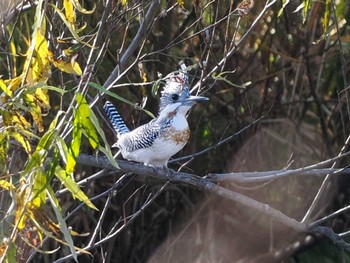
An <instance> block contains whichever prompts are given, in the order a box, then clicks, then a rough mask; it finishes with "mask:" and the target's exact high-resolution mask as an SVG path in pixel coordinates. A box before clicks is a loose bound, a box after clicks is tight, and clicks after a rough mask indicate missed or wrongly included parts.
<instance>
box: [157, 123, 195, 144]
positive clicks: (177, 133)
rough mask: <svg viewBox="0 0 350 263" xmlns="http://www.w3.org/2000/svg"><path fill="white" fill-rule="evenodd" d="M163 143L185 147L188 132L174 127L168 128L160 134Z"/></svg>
mask: <svg viewBox="0 0 350 263" xmlns="http://www.w3.org/2000/svg"><path fill="white" fill-rule="evenodd" d="M161 136H162V139H163V140H164V141H171V142H173V143H175V144H177V145H185V144H186V143H187V141H188V140H189V138H190V130H189V129H188V128H187V129H183V130H178V129H176V128H175V127H174V126H170V127H169V128H167V129H166V130H165V131H164V132H162V134H161Z"/></svg>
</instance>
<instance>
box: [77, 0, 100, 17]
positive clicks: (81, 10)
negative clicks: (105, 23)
mask: <svg viewBox="0 0 350 263" xmlns="http://www.w3.org/2000/svg"><path fill="white" fill-rule="evenodd" d="M72 4H73V5H74V7H75V8H76V9H77V10H78V11H79V12H80V13H83V14H85V15H89V14H92V13H93V12H94V11H95V7H96V6H95V5H94V7H93V8H92V9H91V10H86V9H85V8H84V7H82V6H81V5H80V3H79V1H78V0H72Z"/></svg>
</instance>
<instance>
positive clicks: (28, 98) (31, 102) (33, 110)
mask: <svg viewBox="0 0 350 263" xmlns="http://www.w3.org/2000/svg"><path fill="white" fill-rule="evenodd" d="M23 97H24V100H25V102H26V103H27V105H28V106H29V113H30V114H31V115H32V117H33V120H34V122H35V123H36V125H37V126H38V130H39V132H42V131H44V125H43V118H42V113H41V108H40V107H39V106H38V105H37V101H36V99H35V97H34V96H33V95H32V94H25V95H24V96H23Z"/></svg>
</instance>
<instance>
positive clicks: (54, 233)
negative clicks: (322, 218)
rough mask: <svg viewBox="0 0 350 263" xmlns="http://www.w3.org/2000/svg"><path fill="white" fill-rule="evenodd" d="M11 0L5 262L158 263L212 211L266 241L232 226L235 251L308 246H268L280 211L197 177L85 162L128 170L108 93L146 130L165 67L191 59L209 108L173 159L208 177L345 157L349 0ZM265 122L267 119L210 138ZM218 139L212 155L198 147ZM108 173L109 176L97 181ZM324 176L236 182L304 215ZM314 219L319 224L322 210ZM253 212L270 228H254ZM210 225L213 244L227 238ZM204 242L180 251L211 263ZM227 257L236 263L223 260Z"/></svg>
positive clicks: (6, 60)
mask: <svg viewBox="0 0 350 263" xmlns="http://www.w3.org/2000/svg"><path fill="white" fill-rule="evenodd" d="M5 2H6V1H5ZM5 2H4V4H3V5H4V6H3V8H2V11H0V12H1V14H0V19H1V23H2V31H1V33H0V43H1V56H0V90H1V102H0V103H1V108H0V114H1V117H2V119H1V125H0V129H1V132H0V171H1V175H2V176H1V178H0V187H1V189H2V192H1V198H2V200H3V201H2V204H1V212H2V216H1V222H0V229H1V230H0V237H1V238H0V240H2V242H1V245H0V255H1V262H26V260H27V259H28V258H30V257H31V256H33V257H34V258H35V260H36V261H38V262H39V261H40V260H46V261H50V262H52V261H53V260H58V262H62V261H64V260H65V258H64V257H65V256H67V257H72V258H74V259H75V260H78V256H79V262H85V261H86V262H90V261H91V255H92V254H94V255H95V258H96V261H102V260H105V262H111V261H112V259H113V260H115V261H118V262H140V261H145V259H146V258H149V257H150V256H151V255H152V254H154V255H153V258H152V259H153V260H154V261H153V262H156V258H157V256H158V259H164V258H163V256H164V255H162V252H159V250H157V251H156V250H155V248H156V247H158V246H159V245H160V244H161V243H162V241H163V240H164V239H165V238H167V237H169V236H171V235H170V234H172V231H173V225H176V227H175V228H179V227H180V226H184V225H186V223H188V222H194V221H196V220H195V219H198V222H199V223H198V225H195V226H193V224H192V225H191V223H188V225H187V226H189V228H190V231H188V232H189V233H191V234H193V235H196V234H198V233H197V232H196V231H192V227H193V228H196V227H198V229H207V228H206V226H208V225H209V226H213V225H215V224H214V223H213V222H212V221H210V220H209V219H208V221H206V219H207V218H210V216H213V218H217V222H218V225H219V226H220V227H219V226H218V225H215V227H213V228H212V229H211V230H213V229H215V232H218V233H222V232H230V231H232V229H236V231H237V232H236V234H237V236H238V237H239V240H246V241H247V243H248V241H250V242H253V241H252V240H253V239H250V237H249V230H251V229H253V230H252V231H256V238H255V239H256V240H255V241H254V242H255V243H254V246H255V247H254V249H252V248H250V249H249V248H248V245H247V247H245V248H244V249H242V250H240V246H243V244H247V243H243V242H242V243H240V242H238V241H237V240H232V239H229V238H228V237H226V236H224V235H223V236H220V238H222V239H218V240H219V241H220V242H222V243H223V244H225V243H227V244H230V245H232V244H233V245H232V247H235V249H232V251H234V252H237V251H239V252H240V253H236V254H235V257H236V258H235V259H236V260H237V261H238V260H242V258H244V257H248V255H249V256H250V258H254V257H255V256H256V257H257V258H258V257H259V256H260V255H262V254H264V253H265V252H266V251H268V249H270V250H269V251H270V253H267V252H266V253H267V254H268V256H271V257H272V254H273V252H276V251H278V252H281V251H283V248H284V247H283V246H285V247H286V246H287V244H286V243H287V242H289V243H292V242H293V241H295V240H297V239H296V238H294V237H293V236H292V234H291V235H290V238H288V239H287V240H283V242H281V244H277V245H276V247H273V246H272V245H271V248H267V246H268V245H269V244H267V242H262V240H266V235H268V234H269V233H270V229H268V228H267V227H266V225H267V223H266V222H267V219H265V218H263V217H261V218H259V220H258V219H256V217H257V216H256V215H254V214H253V212H251V211H245V210H244V209H242V208H241V207H238V206H237V205H236V204H232V203H226V204H225V205H224V202H221V201H220V200H217V199H216V198H213V197H210V196H209V197H208V196H206V195H205V194H203V193H198V192H197V191H194V190H191V189H188V188H186V187H181V186H176V185H172V186H168V185H167V184H166V185H167V186H168V187H167V188H165V186H164V185H163V182H158V181H157V180H156V181H153V180H149V181H148V180H146V181H143V180H137V179H136V180H135V178H134V176H130V175H129V174H123V173H122V172H121V171H120V170H117V169H116V171H117V172H114V173H107V172H105V171H103V170H101V171H100V170H98V171H97V170H96V168H93V167H88V166H86V165H85V166H84V165H83V166H82V165H80V164H79V160H78V156H79V154H80V153H82V152H85V153H90V154H93V155H95V156H96V158H98V156H100V155H104V156H107V158H108V159H109V161H110V163H111V164H112V165H113V166H114V167H115V168H118V164H117V162H116V161H115V159H114V156H113V153H112V152H111V149H110V146H109V145H110V144H111V143H112V141H113V140H114V137H113V136H114V135H113V134H112V133H111V131H110V130H109V129H108V124H107V121H106V120H105V119H104V117H103V115H102V114H101V112H100V107H99V106H100V102H101V98H102V97H107V96H108V97H110V98H111V99H113V100H114V101H115V102H116V103H119V104H118V108H119V109H120V111H121V113H122V116H123V117H125V119H126V120H127V122H128V124H130V126H134V127H136V126H138V125H139V124H140V123H144V122H146V121H148V120H150V118H151V117H154V114H155V113H156V112H157V97H158V96H159V93H160V92H159V88H160V87H161V86H162V83H163V76H166V75H167V74H168V73H169V72H172V71H174V70H176V68H177V65H178V62H179V61H180V60H183V61H185V62H186V64H187V65H188V69H189V71H190V74H191V86H192V91H193V93H204V94H205V96H208V97H210V104H208V105H205V106H203V105H202V106H198V107H195V108H194V109H193V111H192V112H191V115H190V117H189V119H190V124H191V130H192V137H191V141H190V142H189V144H188V146H187V147H186V149H185V150H184V151H183V152H182V153H181V155H183V156H185V157H184V158H185V160H186V161H187V160H188V162H186V163H181V162H182V161H183V160H184V159H177V160H176V159H175V161H174V162H173V164H172V167H173V168H178V169H179V170H182V169H185V170H187V171H195V174H201V175H204V174H207V173H210V172H214V171H219V172H226V171H232V170H239V171H256V170H272V169H284V168H286V167H302V166H305V165H307V164H309V163H312V162H316V161H319V160H322V159H325V158H329V157H333V156H335V155H336V153H338V152H340V149H341V148H342V147H343V146H344V145H345V146H347V145H346V144H345V141H346V138H347V137H348V132H347V131H348V130H349V123H348V120H349V116H350V110H349V101H348V87H349V86H348V85H349V83H348V79H347V76H348V75H349V67H348V63H347V60H346V57H347V56H348V53H349V52H348V49H349V41H348V38H347V37H346V36H347V35H348V30H349V28H348V27H347V23H346V21H347V19H348V18H349V10H350V9H349V8H348V7H347V6H346V5H347V4H348V3H347V2H346V1H344V0H341V1H338V2H339V3H338V4H335V3H334V2H333V1H328V0H327V1H324V2H317V1H316V2H313V1H309V0H304V1H299V2H294V1H288V0H286V1H282V3H280V2H279V1H266V2H265V1H255V3H254V1H250V0H244V1H240V2H237V1H227V0H220V1H180V0H174V1H160V2H159V1H127V0H122V1H108V0H107V1H99V2H96V1H89V0H87V1H77V0H63V1H51V0H39V1H37V2H35V1H24V2H23V3H16V1H13V4H8V6H6V5H5ZM10 2H11V1H9V3H10ZM15 4H19V5H18V6H17V7H16V6H14V5H15ZM201 107H202V108H201ZM136 110H137V111H136ZM144 113H146V114H144ZM261 116H264V118H265V119H264V121H263V122H262V123H261V124H260V126H257V127H255V128H252V129H249V131H248V132H245V133H244V134H243V135H241V137H240V138H238V139H237V137H232V138H234V139H235V140H228V142H226V143H223V144H220V146H218V147H212V148H210V146H212V145H216V144H217V143H220V141H222V140H223V139H224V138H226V137H229V136H230V135H232V134H234V133H235V132H236V131H238V130H241V129H242V128H243V127H245V126H246V125H247V124H249V123H250V122H252V120H255V119H258V118H260V117H261ZM205 148H210V150H208V151H206V152H205V154H198V156H196V157H195V158H192V157H191V155H192V154H193V153H196V152H199V151H200V149H205ZM219 148H220V149H219ZM186 156H187V157H186ZM344 165H346V162H344ZM101 174H103V176H106V177H105V179H104V180H96V179H95V178H99V177H98V176H100V175H101ZM95 175H96V177H94V176H95ZM90 176H91V177H90ZM114 176H115V177H114ZM84 177H88V178H90V179H91V178H93V179H92V180H91V181H89V180H86V181H84ZM115 178H117V180H116V179H115ZM338 179H339V180H340V182H347V181H348V179H346V178H342V177H340V178H338ZM286 182H287V183H286ZM321 182H322V180H321V179H320V178H316V179H315V178H307V179H304V178H293V180H292V179H290V181H287V180H286V181H282V180H277V181H274V182H273V183H270V184H267V185H263V186H259V187H258V188H259V190H257V191H255V192H254V193H252V190H251V189H250V190H247V189H241V188H240V187H238V188H237V186H236V185H229V186H228V187H229V188H230V189H234V190H237V191H239V192H242V193H244V194H246V195H248V196H253V197H255V198H256V199H259V200H261V201H262V202H266V203H269V204H271V205H272V206H274V207H276V208H278V209H280V210H281V211H283V212H284V213H286V214H288V215H293V218H298V219H299V218H302V217H303V216H304V215H305V212H306V211H307V210H308V207H309V206H310V203H312V201H313V200H314V196H315V194H316V192H317V190H318V189H319V187H320V184H321ZM332 182H333V181H332ZM333 183H334V184H336V181H334V182H333ZM339 185H340V186H339V192H337V191H335V192H333V193H329V192H327V194H326V196H327V197H328V196H330V197H331V198H325V199H328V200H327V201H322V202H323V203H322V202H321V201H320V203H319V204H318V205H319V206H318V207H317V208H318V209H316V210H319V211H320V214H327V211H328V210H327V209H330V211H332V210H335V209H336V208H337V207H338V206H339V207H342V206H343V205H345V204H346V203H347V202H348V200H347V197H346V196H347V195H348V191H349V190H348V189H344V188H342V187H341V185H342V184H341V183H340V184H339ZM82 186H83V187H82ZM305 188H307V189H308V191H305ZM164 189H166V190H164ZM305 192H308V193H309V195H307V194H306V193H305ZM68 193H69V194H68ZM113 194H116V197H115V196H113ZM158 196H161V198H157V197H158ZM202 198H203V199H205V200H206V201H204V202H200V200H199V199H202ZM215 201H216V203H215ZM198 203H199V205H198ZM218 203H219V204H220V205H217V204H218ZM198 206H199V207H200V208H201V209H198ZM227 207H229V209H227ZM232 207H234V208H236V209H232ZM146 208H147V209H146ZM213 208H214V209H213ZM219 208H222V209H221V210H220V209H219ZM233 210H234V211H233ZM223 211H224V212H223ZM237 211H238V212H237ZM313 212H314V211H313ZM221 214H224V215H225V216H221ZM312 216H314V217H311V218H308V219H309V220H311V219H313V218H316V217H317V216H319V215H315V213H312ZM190 217H193V218H195V219H192V221H191V220H189V219H188V218H190ZM252 218H253V219H252ZM225 220H226V221H225ZM249 220H253V221H254V220H256V221H254V223H255V224H254V225H257V226H258V227H257V228H251V227H252V226H251V225H250V224H246V223H247V222H248V221H249ZM338 220H339V221H337V222H338V225H337V226H338V230H339V232H341V231H345V230H346V229H347V228H348V222H347V220H346V219H344V218H340V219H339V218H338ZM214 221H215V220H214ZM196 222H197V221H196ZM208 222H209V223H213V225H210V224H209V223H208ZM239 223H240V224H239ZM330 224H331V223H330ZM242 226H243V227H242ZM225 227H226V228H227V229H229V230H228V231H224V230H223V229H224V228H225ZM182 229H186V227H184V228H182ZM122 230H126V231H125V232H122ZM209 230H210V229H209ZM279 230H280V229H278V227H277V230H273V231H271V233H273V235H275V238H276V240H281V239H282V237H281V236H279V232H280V233H282V234H283V233H287V232H284V230H285V229H283V231H279ZM180 232H181V231H180ZM203 232H204V231H203ZM209 232H210V231H209ZM213 232H214V231H213ZM87 233H90V234H87ZM288 233H289V232H288ZM182 234H183V236H186V235H185V234H184V233H182ZM209 234H210V233H209ZM209 234H208V235H207V236H206V238H207V239H206V241H208V243H205V242H203V244H204V243H205V244H210V240H213V239H212V238H210V235H209ZM230 235H231V236H233V237H234V236H235V235H234V234H232V233H230ZM239 235H240V236H239ZM86 236H88V237H89V238H90V240H87V237H86ZM97 238H100V239H98V240H97ZM245 238H246V239H245ZM169 240H171V241H172V242H169V243H171V244H173V246H172V247H171V246H170V248H169V247H167V248H166V249H164V251H167V252H169V250H168V249H170V250H171V249H174V251H177V250H176V249H179V248H178V247H177V246H178V244H179V243H177V242H176V240H182V241H183V242H189V243H190V242H192V243H196V240H193V239H191V238H185V239H182V238H181V234H180V237H179V238H178V239H177V238H176V237H175V238H174V237H170V238H169ZM197 241H198V240H197ZM219 241H218V243H219ZM113 242H114V243H113ZM259 242H260V243H259ZM106 243H108V244H110V247H109V246H105V244H106ZM197 243H198V242H197ZM199 243H200V242H199ZM276 243H277V242H276ZM314 244H315V246H316V245H317V239H315V240H314ZM208 246H209V245H208ZM321 246H322V247H323V246H326V247H327V249H329V247H330V246H331V245H330V244H328V243H327V244H326V245H325V244H324V243H322V244H321ZM111 247H112V248H111ZM113 247H115V248H116V249H113ZM189 247H190V245H189ZM221 248H222V249H223V250H224V248H225V246H224V245H222V247H221ZM305 248H306V249H307V245H305ZM204 250H205V249H200V248H199V247H196V248H194V249H193V251H196V253H197V252H198V254H196V253H193V255H195V256H196V258H191V257H192V256H193V255H190V256H188V257H187V258H186V256H187V255H185V253H183V255H181V256H180V255H179V258H180V257H182V256H183V257H184V258H186V259H187V262H194V261H195V260H197V261H198V260H199V259H200V258H201V255H202V256H203V255H204V254H201V251H204ZM179 251H182V250H181V247H180V249H179ZM217 251H219V250H217ZM252 251H254V252H252ZM271 251H272V252H271ZM229 252H230V251H229V249H227V250H225V253H226V254H227V257H229V256H231V254H230V253H229ZM254 253H256V254H254ZM259 253H260V254H259ZM281 253H282V252H281ZM322 253H323V249H319V250H318V249H312V250H310V251H306V252H304V253H302V254H301V255H298V251H295V254H294V256H295V258H299V259H300V260H303V262H308V259H309V258H320V257H322ZM339 253H340V252H339ZM179 254H181V253H179ZM189 254H191V253H189ZM217 254H218V255H219V254H220V253H217ZM275 254H277V253H275ZM282 254H283V253H282ZM106 255H108V256H106ZM283 255H285V254H283ZM283 255H282V256H281V257H282V258H283ZM165 256H166V255H165ZM265 256H266V255H265ZM348 257H349V256H348V254H344V256H343V258H348ZM189 258H191V260H189ZM214 258H215V257H214ZM332 258H336V259H337V260H338V259H339V258H341V256H339V254H337V255H335V256H332V257H329V260H330V262H331V260H332ZM152 259H150V260H151V261H152ZM215 259H216V262H218V261H219V260H221V261H222V262H229V261H225V259H226V258H225V256H222V258H215ZM255 259H256V258H255ZM264 259H266V258H264ZM268 259H271V258H268ZM60 260H61V261H60ZM165 260H168V261H169V262H171V261H170V260H169V259H164V261H161V262H166V261H165ZM231 260H232V258H231ZM252 260H253V259H252ZM290 260H293V255H292V256H291V257H290ZM184 261H186V260H184ZM172 262H174V261H172ZM259 262H262V261H259Z"/></svg>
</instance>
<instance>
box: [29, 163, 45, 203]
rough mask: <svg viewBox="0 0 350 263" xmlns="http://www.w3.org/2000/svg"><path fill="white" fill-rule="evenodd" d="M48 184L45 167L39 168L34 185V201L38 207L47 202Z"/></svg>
mask: <svg viewBox="0 0 350 263" xmlns="http://www.w3.org/2000/svg"><path fill="white" fill-rule="evenodd" d="M46 186H47V177H46V174H45V173H44V171H43V169H38V171H37V173H36V174H35V178H34V185H33V201H32V203H33V204H34V205H35V206H36V207H41V206H42V205H43V204H45V202H46V201H45V200H46V191H45V189H46Z"/></svg>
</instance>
